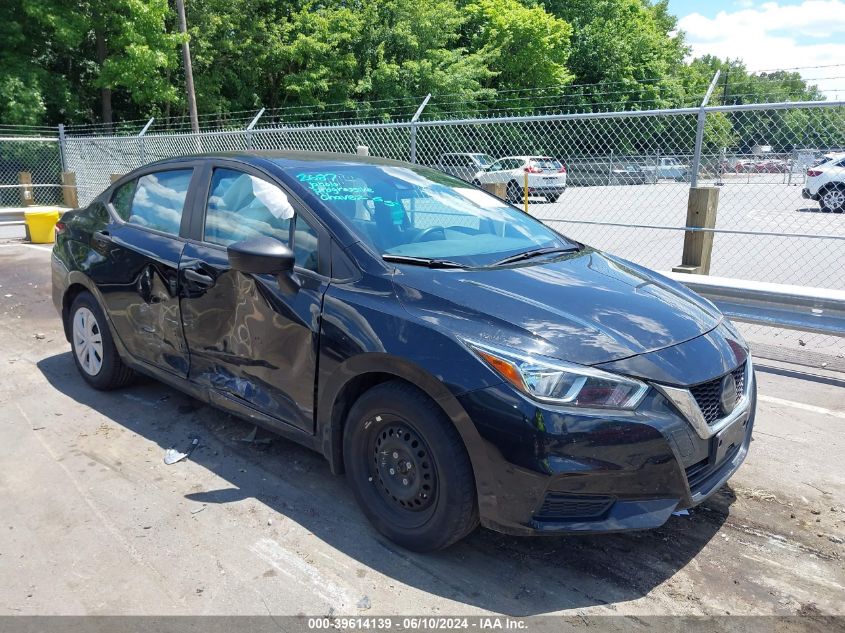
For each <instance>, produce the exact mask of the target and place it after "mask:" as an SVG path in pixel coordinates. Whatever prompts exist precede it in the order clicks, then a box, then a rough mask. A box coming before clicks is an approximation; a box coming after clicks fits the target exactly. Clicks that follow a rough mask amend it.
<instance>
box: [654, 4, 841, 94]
mask: <svg viewBox="0 0 845 633" xmlns="http://www.w3.org/2000/svg"><path fill="white" fill-rule="evenodd" d="M669 6H670V9H671V10H672V13H674V14H675V15H676V16H678V18H679V23H678V25H679V27H680V28H681V29H682V30H683V31H684V32H685V33H686V35H687V43H688V44H689V45H690V46H691V47H692V50H693V54H694V55H702V54H705V53H709V54H712V55H717V56H719V57H722V58H724V57H731V58H737V57H738V58H740V59H742V60H744V61H745V62H746V64H747V66H748V67H749V69H751V70H771V69H776V68H796V67H801V70H800V72H801V74H802V75H803V76H804V77H805V79H808V80H810V81H813V82H814V83H817V84H818V85H819V87H820V88H821V89H822V90H824V91H825V92H826V93H827V94H828V96H829V97H830V98H838V99H845V0H783V1H772V0H670V2H669ZM821 66H825V67H826V68H820V67H821ZM831 66H832V67H831Z"/></svg>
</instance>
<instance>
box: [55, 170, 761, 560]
mask: <svg viewBox="0 0 845 633" xmlns="http://www.w3.org/2000/svg"><path fill="white" fill-rule="evenodd" d="M52 262H53V298H54V301H55V304H56V307H57V308H58V310H59V312H60V314H61V316H62V320H63V322H64V327H65V332H66V334H67V337H68V340H69V341H70V342H71V345H72V349H73V354H72V356H73V358H74V361H75V362H76V364H77V367H78V369H79V371H80V373H81V375H82V377H83V378H84V379H85V380H86V381H87V382H88V383H89V384H90V385H91V386H93V387H95V388H97V389H112V388H116V387H120V386H122V385H125V384H127V382H128V381H130V380H131V378H132V376H133V373H134V372H140V373H143V374H148V375H150V376H153V377H155V378H158V379H160V380H162V381H164V382H166V383H167V384H170V385H172V386H174V387H176V388H177V389H180V390H182V391H184V392H186V393H188V394H190V395H192V396H193V397H195V398H197V399H199V400H202V401H205V402H208V403H211V404H213V405H215V406H217V407H220V408H221V409H224V410H226V411H229V412H231V413H233V414H236V415H239V416H242V417H244V418H248V419H250V420H253V421H255V422H256V423H258V424H260V425H262V426H264V427H266V428H268V429H271V430H273V431H275V432H277V433H280V434H282V435H284V436H286V437H288V438H292V439H294V440H295V441H297V442H301V443H302V444H304V445H306V446H309V447H311V448H312V449H314V450H316V451H319V452H320V453H322V454H323V455H325V457H326V458H327V459H328V461H329V462H330V464H331V468H332V471H333V472H336V473H339V472H344V471H345V472H346V475H347V477H348V479H349V482H350V484H351V487H352V490H353V491H354V494H355V496H356V498H357V500H358V502H359V503H360V505H361V507H362V509H363V511H364V513H365V514H366V515H367V517H368V518H369V519H370V521H372V523H373V525H375V527H376V528H377V529H378V530H379V531H381V532H382V533H384V534H385V535H387V536H388V537H389V538H391V539H393V540H395V541H396V542H397V543H400V544H401V545H404V546H405V547H408V548H410V549H415V550H433V549H438V548H443V547H446V546H448V545H449V544H451V543H453V542H455V541H457V540H458V539H460V538H462V537H463V536H465V535H466V534H468V533H469V532H470V531H472V530H473V529H474V528H475V527H476V525H477V524H478V523H479V521H480V522H481V524H482V525H485V526H487V527H490V528H493V529H496V530H500V531H502V532H507V533H511V534H525V535H527V534H539V533H554V532H604V531H614V530H626V529H638V528H651V527H657V526H659V525H661V524H663V523H664V522H665V521H666V520H667V519H668V518H669V516H670V514H671V513H672V512H673V511H675V510H677V509H681V508H688V507H690V506H694V505H696V504H698V503H700V502H701V501H703V500H704V499H705V498H707V497H708V495H710V494H712V493H713V492H714V491H715V490H717V489H718V488H719V487H720V486H721V485H722V484H723V483H724V482H725V481H726V480H727V479H728V477H730V476H731V475H732V474H733V473H734V471H735V470H736V469H737V468H738V467H739V465H740V464H741V462H742V461H743V459H744V458H745V455H746V452H747V450H748V445H749V442H750V438H751V428H752V425H753V420H754V408H755V398H756V396H755V381H754V373H753V371H752V367H751V358H750V355H749V352H748V347H747V345H746V344H745V342H744V341H743V339H742V337H741V336H740V335H739V334H738V333H737V331H736V330H735V329H734V328H733V326H732V325H731V324H730V323H729V322H728V321H727V320H726V319H725V318H724V317H723V316H722V315H721V314H720V313H719V312H718V310H717V309H716V308H715V307H714V306H713V305H712V304H711V303H709V302H707V301H705V300H703V299H701V298H700V297H698V296H697V295H695V294H694V293H692V292H690V291H689V290H687V289H685V288H684V287H683V286H681V285H679V284H677V283H674V282H672V281H670V280H668V279H666V278H664V277H661V276H660V275H658V274H656V273H653V272H650V271H648V270H646V269H644V268H642V267H640V266H637V265H635V264H632V263H630V262H627V261H624V260H622V259H619V258H617V257H614V256H612V255H608V254H605V253H602V252H600V251H597V250H595V249H593V248H590V247H588V246H585V245H582V244H579V243H578V242H575V241H573V240H570V239H567V238H566V237H564V236H562V235H559V234H558V233H556V232H554V231H553V230H552V229H550V228H548V227H546V226H545V225H543V224H542V223H540V222H538V221H536V220H535V219H533V218H532V217H531V216H529V215H527V214H524V213H522V212H521V211H519V210H518V209H516V208H514V207H512V206H510V205H508V204H507V203H505V202H503V201H501V200H499V199H497V198H495V197H493V196H491V195H489V194H487V193H486V192H484V191H482V190H480V189H477V188H474V187H472V186H470V185H468V184H467V183H465V182H462V181H459V180H457V179H455V178H452V177H450V176H447V175H445V174H443V173H440V172H438V171H434V170H431V169H428V168H423V167H418V166H414V165H409V164H405V163H400V162H395V161H388V160H380V159H375V158H366V157H359V156H344V155H339V154H297V153H284V154H282V153H251V154H247V153H244V154H229V155H208V156H196V157H188V158H178V159H171V160H165V161H162V162H158V163H155V164H152V165H148V166H146V167H143V168H141V169H138V170H136V171H134V172H132V173H130V174H127V175H126V176H123V177H122V178H121V179H120V180H118V181H117V182H115V183H114V184H112V185H111V186H110V187H109V188H108V189H107V190H106V191H105V192H103V193H102V194H101V195H100V196H98V197H97V198H96V199H95V200H94V201H93V202H92V203H91V204H90V205H88V206H87V207H86V208H84V209H80V210H76V211H72V212H69V213H67V214H66V215H65V216H64V217H63V219H62V222H61V223H60V224H59V225H57V240H56V245H55V248H54V250H53V258H52Z"/></svg>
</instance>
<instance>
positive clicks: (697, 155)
mask: <svg viewBox="0 0 845 633" xmlns="http://www.w3.org/2000/svg"><path fill="white" fill-rule="evenodd" d="M719 75H720V71H718V70H717V71H716V74H715V75H713V81H711V82H710V87H709V88H707V93H706V94H705V95H704V99H702V100H701V105H700V106H699V108H698V121H697V125H696V128H695V151H694V152H693V155H692V174H691V178H690V188H693V187H697V186H698V171H699V169H701V148H702V147H703V146H704V123H705V122H706V119H707V111H706V110H705V109H704V108H706V107H707V103H708V102H709V101H710V95H712V94H713V91H714V90H715V89H716V83H717V82H718V81H719Z"/></svg>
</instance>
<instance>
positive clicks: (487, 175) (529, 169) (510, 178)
mask: <svg viewBox="0 0 845 633" xmlns="http://www.w3.org/2000/svg"><path fill="white" fill-rule="evenodd" d="M526 174H528V195H531V196H543V197H544V198H546V200H548V201H549V202H557V199H558V198H560V196H561V194H562V193H563V192H564V190H566V167H564V166H563V165H562V164H561V162H560V161H559V160H557V159H555V158H550V157H549V156H506V157H505V158H500V159H499V160H497V161H496V162H495V163H493V164H492V165H490V166H489V167H488V168H487V169H483V170H481V171H479V172H478V173H477V174H475V178H474V179H473V181H472V182H473V184H475V185H487V184H491V183H502V184H504V185H505V187H506V191H507V195H508V200H510V201H511V202H519V201H520V200H522V196H523V195H524V193H523V191H524V187H525V175H526Z"/></svg>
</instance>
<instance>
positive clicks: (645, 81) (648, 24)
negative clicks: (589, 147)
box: [545, 0, 687, 109]
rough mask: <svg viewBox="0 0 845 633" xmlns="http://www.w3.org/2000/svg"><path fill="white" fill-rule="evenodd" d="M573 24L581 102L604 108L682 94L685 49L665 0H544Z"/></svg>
mask: <svg viewBox="0 0 845 633" xmlns="http://www.w3.org/2000/svg"><path fill="white" fill-rule="evenodd" d="M545 6H546V9H547V10H548V11H550V12H551V13H553V14H555V15H557V16H559V17H561V18H563V19H564V20H566V21H567V22H568V23H569V24H570V25H571V26H572V55H571V57H570V61H569V68H570V70H571V71H572V73H573V74H574V75H575V80H576V83H578V84H590V85H589V86H584V88H583V89H582V90H581V91H580V95H579V96H580V97H581V100H582V102H584V103H587V104H594V105H596V106H599V107H601V108H603V109H612V108H625V107H637V108H639V109H648V108H652V107H664V106H667V105H671V104H672V103H674V102H676V101H677V99H678V96H679V90H678V85H677V82H676V81H675V80H674V78H673V77H674V76H675V74H676V72H677V71H678V70H679V69H680V68H681V67H682V65H683V58H684V56H685V55H686V53H687V48H686V46H685V45H684V41H683V35H682V34H679V33H676V32H675V29H676V20H675V18H674V16H672V15H671V14H670V13H669V11H668V2H667V0H660V1H659V2H657V3H655V4H651V3H650V2H647V1H645V0H546V2H545Z"/></svg>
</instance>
